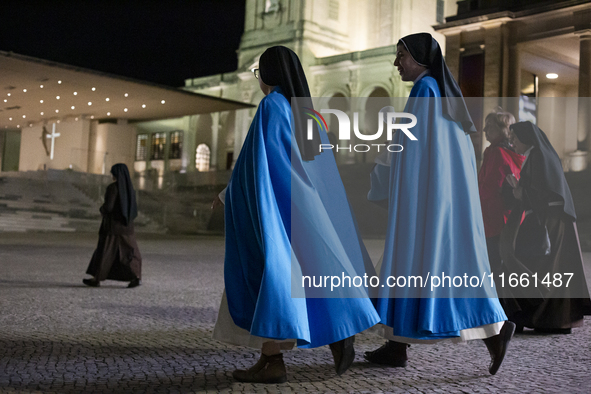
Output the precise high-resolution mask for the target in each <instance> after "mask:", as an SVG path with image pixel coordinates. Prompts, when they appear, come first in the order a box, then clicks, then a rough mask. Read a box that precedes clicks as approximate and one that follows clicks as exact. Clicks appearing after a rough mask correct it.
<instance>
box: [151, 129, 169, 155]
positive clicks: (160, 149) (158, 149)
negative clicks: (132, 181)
mask: <svg viewBox="0 0 591 394" xmlns="http://www.w3.org/2000/svg"><path fill="white" fill-rule="evenodd" d="M165 148H166V133H154V134H152V156H151V157H150V159H151V160H164V150H165Z"/></svg>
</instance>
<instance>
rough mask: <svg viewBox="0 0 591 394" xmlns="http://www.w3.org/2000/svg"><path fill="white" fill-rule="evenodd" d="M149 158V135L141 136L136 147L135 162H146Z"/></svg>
mask: <svg viewBox="0 0 591 394" xmlns="http://www.w3.org/2000/svg"><path fill="white" fill-rule="evenodd" d="M146 156H148V134H139V135H138V136H137V144H136V147H135V160H136V161H144V160H146Z"/></svg>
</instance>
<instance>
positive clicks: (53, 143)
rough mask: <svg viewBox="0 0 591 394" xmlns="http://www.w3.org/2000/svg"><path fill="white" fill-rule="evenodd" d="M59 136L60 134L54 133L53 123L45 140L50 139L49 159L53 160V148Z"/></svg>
mask: <svg viewBox="0 0 591 394" xmlns="http://www.w3.org/2000/svg"><path fill="white" fill-rule="evenodd" d="M59 136H60V133H56V132H55V123H54V124H53V126H52V127H51V134H47V135H46V137H47V138H51V155H50V156H49V158H50V159H51V160H53V148H54V147H55V139H56V138H57V137H59Z"/></svg>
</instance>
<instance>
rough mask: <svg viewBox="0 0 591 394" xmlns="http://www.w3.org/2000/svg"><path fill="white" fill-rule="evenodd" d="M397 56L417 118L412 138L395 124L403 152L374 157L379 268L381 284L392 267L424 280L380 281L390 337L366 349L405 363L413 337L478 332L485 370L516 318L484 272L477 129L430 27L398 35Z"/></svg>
mask: <svg viewBox="0 0 591 394" xmlns="http://www.w3.org/2000/svg"><path fill="white" fill-rule="evenodd" d="M394 65H395V66H397V68H398V71H399V72H400V75H401V78H402V80H403V81H414V87H413V88H412V90H411V92H410V97H409V99H408V101H407V105H406V108H405V110H404V112H407V113H411V114H413V115H415V116H416V118H417V124H416V126H414V127H413V128H411V129H409V131H410V132H411V133H412V135H413V136H414V137H415V138H416V140H412V139H411V138H410V136H408V135H407V134H406V133H403V132H401V131H398V132H397V133H396V134H395V136H394V137H393V141H392V142H393V143H395V144H399V145H402V146H403V147H404V149H403V151H402V152H400V153H390V154H388V155H387V156H386V157H382V158H378V159H379V160H376V166H375V167H374V169H373V171H372V173H371V184H372V186H371V190H370V192H369V195H368V198H369V199H370V200H373V201H376V202H379V201H387V206H388V228H387V234H386V244H385V249H384V255H383V257H382V262H381V267H379V271H380V272H379V276H380V279H381V282H382V283H384V282H385V281H386V279H387V278H388V277H389V276H395V277H404V278H409V277H411V276H421V277H422V278H423V280H425V281H426V286H424V287H419V286H406V287H393V288H391V287H385V288H380V289H379V294H378V296H377V298H376V299H375V303H376V309H377V311H378V313H379V315H380V317H381V323H382V325H381V326H380V331H381V332H380V333H381V335H382V336H384V337H385V338H386V339H388V340H389V341H388V342H387V343H386V344H385V345H384V346H382V347H381V348H379V349H378V350H375V351H373V352H367V353H366V355H365V358H366V359H367V360H369V361H371V362H374V363H378V364H385V365H391V366H398V367H402V366H405V365H406V362H407V354H406V349H407V347H408V344H409V343H423V342H427V343H428V342H432V341H437V340H443V339H452V340H455V341H464V340H471V339H484V340H485V343H486V344H487V348H488V350H489V352H490V354H491V358H492V361H491V365H490V368H489V371H490V373H492V374H494V373H496V371H497V370H498V368H499V366H500V363H501V362H502V359H503V357H504V354H505V351H506V348H507V344H508V342H509V340H510V339H511V337H512V335H513V331H514V325H513V324H512V323H511V322H506V320H507V317H506V315H505V313H504V311H503V308H502V307H501V305H500V303H499V300H498V298H497V294H496V291H495V289H494V287H493V286H494V285H491V278H490V277H489V276H488V275H489V274H490V266H489V262H488V256H487V249H486V240H485V235H484V225H483V220H482V211H481V208H480V200H479V195H478V184H477V171H476V162H475V155H474V149H473V146H472V143H471V140H470V136H469V133H472V132H475V131H476V129H475V128H474V125H473V123H472V120H471V118H470V115H469V113H468V111H467V108H466V105H465V102H464V100H463V98H462V94H461V92H460V90H459V87H458V85H457V83H456V81H455V80H454V78H453V76H452V75H451V73H450V72H449V70H448V68H447V65H446V64H445V61H444V60H443V56H442V54H441V49H440V48H439V44H438V43H437V41H436V40H435V39H433V38H432V37H431V35H430V34H428V33H419V34H413V35H410V36H407V37H404V38H402V39H401V40H400V41H399V42H398V46H397V54H396V60H395V62H394ZM443 275H446V276H448V277H449V278H450V281H449V282H446V283H445V285H446V286H445V287H444V286H443V284H442V282H438V281H437V279H435V278H433V276H438V278H439V279H442V278H443V277H444V276H443ZM456 276H459V277H460V278H462V279H463V283H462V284H461V287H455V285H452V284H451V279H452V278H454V277H456ZM481 282H482V283H483V286H482V287H480V286H479V285H480V283H481ZM409 283H410V282H409ZM455 283H458V282H455ZM432 285H434V286H433V287H432ZM435 285H439V286H435ZM474 285H476V288H474V287H473V286H474Z"/></svg>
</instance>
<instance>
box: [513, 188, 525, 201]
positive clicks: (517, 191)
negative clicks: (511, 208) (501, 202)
mask: <svg viewBox="0 0 591 394" xmlns="http://www.w3.org/2000/svg"><path fill="white" fill-rule="evenodd" d="M513 196H514V197H515V198H516V199H518V200H521V198H522V196H523V188H522V187H521V186H517V187H516V188H515V189H513Z"/></svg>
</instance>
